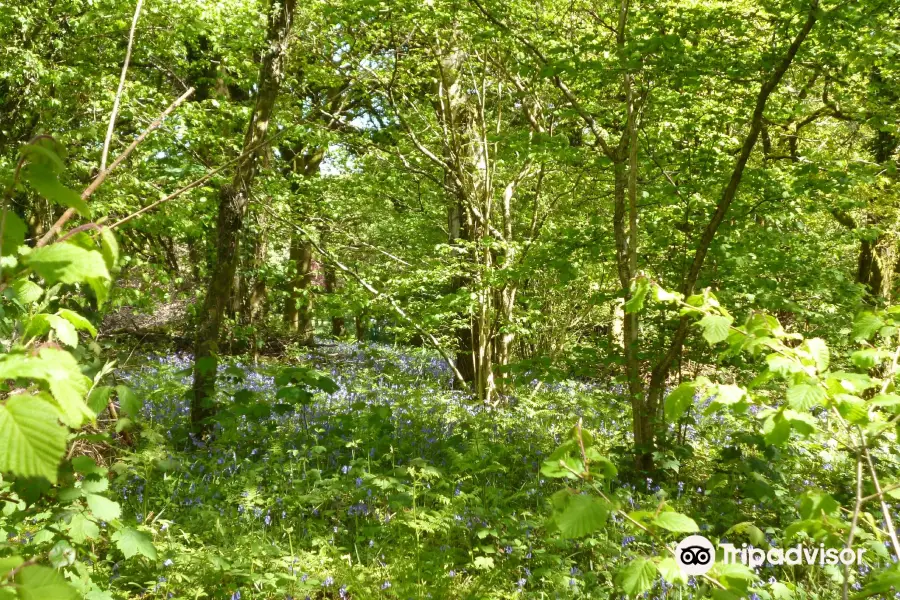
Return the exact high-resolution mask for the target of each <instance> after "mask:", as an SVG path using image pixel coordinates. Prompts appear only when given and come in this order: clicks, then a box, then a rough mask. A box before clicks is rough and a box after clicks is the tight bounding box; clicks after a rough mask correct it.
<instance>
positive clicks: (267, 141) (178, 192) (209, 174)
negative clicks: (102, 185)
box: [109, 129, 287, 229]
mask: <svg viewBox="0 0 900 600" xmlns="http://www.w3.org/2000/svg"><path fill="white" fill-rule="evenodd" d="M285 132H287V129H282V130H281V131H280V132H278V133H276V134H275V135H273V136H272V137H269V138H266V139H265V140H263V141H261V142H260V143H258V144H256V145H255V146H252V147H250V148H248V149H247V150H245V151H244V152H242V153H241V154H240V155H238V156H236V157H234V158H233V159H231V160H230V161H228V162H227V163H225V164H223V165H221V166H219V167H216V168H215V169H213V170H212V171H209V172H207V173H206V174H205V175H204V176H203V177H200V178H199V179H195V180H194V181H192V182H191V183H189V184H187V185H186V186H184V187H182V188H180V189H178V190H176V191H174V192H172V193H171V194H169V195H168V196H166V197H165V198H161V199H160V200H157V201H156V202H154V203H152V204H150V205H148V206H145V207H144V208H142V209H140V210H138V211H135V212H133V213H131V214H130V215H128V216H127V217H123V218H121V219H119V220H118V221H116V222H115V223H113V224H112V225H110V226H109V229H115V228H116V227H118V226H119V225H122V224H124V223H127V222H128V221H130V220H132V219H134V218H137V217H139V216H141V215H142V214H144V213H145V212H147V211H150V210H153V209H154V208H156V207H157V206H159V205H160V204H165V203H166V202H168V201H170V200H174V199H175V198H177V197H178V196H180V195H182V194H183V193H185V192H187V191H189V190H192V189H194V188H195V187H198V186H200V185H201V184H202V183H205V182H206V181H207V180H209V179H211V178H212V177H214V176H216V175H218V174H219V173H221V172H222V171H224V170H225V169H227V168H228V167H230V166H231V165H233V164H234V163H236V162H238V161H239V160H241V159H243V158H244V157H246V156H247V155H248V154H251V153H253V152H255V151H256V150H257V149H258V148H259V147H260V146H264V145H267V144H270V143H272V142H273V141H274V140H275V139H277V138H278V137H279V136H281V135H282V134H283V133H285Z"/></svg>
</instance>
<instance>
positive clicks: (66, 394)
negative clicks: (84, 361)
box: [0, 348, 95, 428]
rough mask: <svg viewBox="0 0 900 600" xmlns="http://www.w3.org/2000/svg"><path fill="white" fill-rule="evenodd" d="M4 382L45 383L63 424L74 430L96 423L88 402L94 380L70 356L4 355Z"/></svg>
mask: <svg viewBox="0 0 900 600" xmlns="http://www.w3.org/2000/svg"><path fill="white" fill-rule="evenodd" d="M0 379H33V380H38V381H41V382H43V383H44V385H45V386H46V387H47V388H49V389H50V393H51V394H52V395H53V399H54V400H55V401H56V403H57V404H58V405H59V407H60V409H61V410H62V420H63V422H64V423H65V424H66V425H68V426H70V427H73V428H74V427H79V426H80V425H81V424H82V423H84V422H86V421H91V420H93V419H94V416H95V413H94V412H93V411H92V410H91V409H90V407H89V406H88V405H87V404H85V402H84V397H85V396H86V395H87V392H88V390H89V389H90V387H91V380H90V379H89V378H88V377H86V376H84V375H83V374H82V373H81V369H80V368H79V366H78V362H77V361H76V360H75V358H74V357H73V356H72V355H71V354H69V353H68V352H65V351H63V350H59V349H57V348H42V349H41V351H40V352H39V354H38V356H34V355H31V354H22V353H15V354H7V355H6V356H3V355H0Z"/></svg>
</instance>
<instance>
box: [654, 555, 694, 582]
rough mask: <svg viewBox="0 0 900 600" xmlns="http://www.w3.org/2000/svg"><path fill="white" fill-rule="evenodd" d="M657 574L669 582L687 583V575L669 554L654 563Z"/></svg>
mask: <svg viewBox="0 0 900 600" xmlns="http://www.w3.org/2000/svg"><path fill="white" fill-rule="evenodd" d="M656 568H657V569H658V570H659V574H660V575H661V576H662V578H663V579H665V580H666V581H667V582H668V583H670V584H673V585H675V584H678V583H687V575H685V574H684V571H682V570H681V566H680V565H679V564H678V562H677V561H676V560H675V559H674V558H672V557H671V556H669V557H667V558H664V559H662V560H661V561H659V564H658V565H656Z"/></svg>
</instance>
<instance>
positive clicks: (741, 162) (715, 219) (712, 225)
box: [473, 0, 819, 388]
mask: <svg viewBox="0 0 900 600" xmlns="http://www.w3.org/2000/svg"><path fill="white" fill-rule="evenodd" d="M473 1H475V0H473ZM818 14H819V0H812V3H811V4H810V7H809V12H808V13H807V17H806V22H805V23H804V24H803V28H802V29H801V30H800V32H799V33H798V34H797V36H796V37H795V38H794V40H793V42H791V45H790V47H789V48H788V51H787V53H786V54H785V55H784V57H783V58H782V59H781V62H779V63H778V66H777V67H776V68H775V70H774V71H773V72H772V74H771V75H769V78H768V79H767V80H766V81H765V83H763V85H762V88H761V89H760V91H759V95H758V96H757V98H756V107H755V108H754V110H753V117H752V119H751V120H750V131H749V132H747V137H746V138H745V139H744V143H743V145H742V146H741V151H740V154H739V155H738V158H737V162H736V163H735V165H734V170H733V171H732V173H731V178H730V179H729V181H728V185H726V186H725V190H724V191H723V192H722V197H721V199H720V200H719V203H718V205H717V206H716V211H715V213H713V216H712V219H710V221H709V224H707V226H706V230H705V231H704V232H703V236H702V237H701V238H700V243H699V245H698V246H697V250H696V252H695V253H694V259H693V261H692V262H691V267H690V270H689V271H688V273H687V275H686V276H685V278H684V280H683V281H682V284H681V290H680V291H681V293H682V294H684V296H685V297H687V296H690V295H691V294H692V293H693V291H694V286H695V285H696V283H697V279H698V277H699V276H700V269H701V268H702V267H703V263H704V262H705V260H706V254H707V252H708V251H709V247H710V245H711V244H712V241H713V237H714V236H715V235H716V231H718V229H719V226H720V225H721V224H722V220H723V219H724V218H725V214H726V213H727V212H728V208H729V207H730V206H731V203H732V201H734V198H735V196H736V195H737V191H738V186H739V185H740V183H741V178H742V177H743V175H744V168H745V167H746V166H747V161H748V160H749V159H750V154H751V152H753V148H754V146H756V141H757V139H758V138H759V133H760V130H761V129H762V125H763V113H764V112H765V109H766V103H767V102H768V100H769V96H770V95H771V94H772V92H773V91H774V90H775V88H776V87H777V86H778V84H779V83H780V82H781V79H782V78H783V77H784V74H785V73H786V72H787V70H788V68H789V67H790V66H791V63H792V62H793V60H794V57H796V56H797V52H799V50H800V46H802V45H803V42H804V40H806V37H807V36H808V35H809V32H810V31H812V28H813V25H814V24H815V22H816V19H817V18H818ZM687 334H688V319H687V317H682V318H681V321H680V323H679V324H678V330H677V331H676V332H675V335H674V337H673V338H672V343H671V344H670V346H669V349H668V351H667V352H666V355H665V356H664V357H663V358H662V360H661V361H660V362H659V363H658V364H657V365H656V367H655V368H654V369H653V373H652V380H651V388H653V387H654V386H656V387H658V386H659V385H661V384H662V382H663V381H664V380H665V378H666V376H667V375H668V372H669V367H670V366H671V364H672V362H673V361H674V360H675V358H676V357H677V356H678V354H679V353H680V352H681V348H682V345H683V344H684V340H685V339H686V338H687Z"/></svg>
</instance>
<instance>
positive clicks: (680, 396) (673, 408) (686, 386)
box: [664, 381, 697, 423]
mask: <svg viewBox="0 0 900 600" xmlns="http://www.w3.org/2000/svg"><path fill="white" fill-rule="evenodd" d="M695 393H697V385H696V384H695V383H694V382H692V381H685V382H684V383H682V384H681V385H679V386H678V387H677V388H675V389H674V390H672V391H671V392H670V393H669V395H668V396H666V399H665V401H664V402H665V412H666V420H667V421H669V422H670V423H674V422H676V421H678V419H680V418H681V417H682V416H683V415H684V413H685V411H687V409H688V408H690V406H691V405H692V404H693V403H694V394H695Z"/></svg>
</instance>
